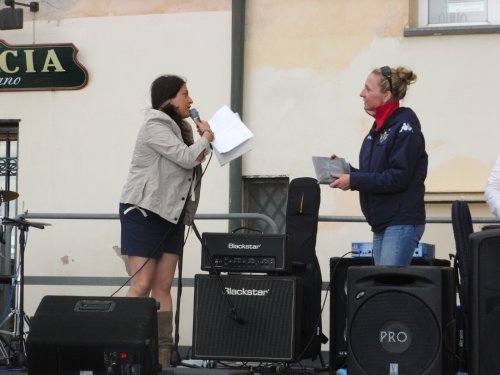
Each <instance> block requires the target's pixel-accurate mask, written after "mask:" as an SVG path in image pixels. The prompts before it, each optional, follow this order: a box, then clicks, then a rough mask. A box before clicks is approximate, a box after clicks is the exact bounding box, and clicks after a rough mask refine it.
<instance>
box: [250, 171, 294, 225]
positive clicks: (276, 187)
mask: <svg viewBox="0 0 500 375" xmlns="http://www.w3.org/2000/svg"><path fill="white" fill-rule="evenodd" d="M288 183H289V179H288V177H261V176H258V177H243V206H244V208H243V211H244V212H252V213H259V214H264V215H267V216H269V217H270V218H271V219H273V220H274V222H275V223H276V225H277V226H278V230H279V233H282V234H284V233H285V230H286V205H287V198H288ZM242 225H243V227H245V228H251V229H252V230H254V231H259V232H262V233H270V228H268V227H269V225H268V224H267V223H266V222H264V221H262V220H244V221H243V224H242ZM243 233H244V232H243ZM246 233H252V232H248V231H247V232H246Z"/></svg>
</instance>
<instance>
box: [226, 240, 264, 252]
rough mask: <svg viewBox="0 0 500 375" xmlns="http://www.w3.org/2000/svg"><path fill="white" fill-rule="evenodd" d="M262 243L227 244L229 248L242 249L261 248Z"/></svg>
mask: <svg viewBox="0 0 500 375" xmlns="http://www.w3.org/2000/svg"><path fill="white" fill-rule="evenodd" d="M261 246H262V244H260V243H259V244H257V245H254V244H246V243H233V242H229V243H228V244H227V248H228V249H241V250H259V249H260V247H261Z"/></svg>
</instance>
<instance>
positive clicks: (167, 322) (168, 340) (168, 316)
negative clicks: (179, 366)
mask: <svg viewBox="0 0 500 375" xmlns="http://www.w3.org/2000/svg"><path fill="white" fill-rule="evenodd" d="M173 346H174V339H173V337H172V311H160V312H158V362H160V364H161V367H162V369H163V370H164V369H166V368H169V367H172V366H171V365H170V355H171V351H172V347H173Z"/></svg>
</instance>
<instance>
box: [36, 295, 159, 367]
mask: <svg viewBox="0 0 500 375" xmlns="http://www.w3.org/2000/svg"><path fill="white" fill-rule="evenodd" d="M26 350H27V358H28V373H29V374H30V375H48V374H50V375H76V374H82V373H92V374H94V375H101V374H102V375H105V374H110V373H113V374H115V373H117V374H118V373H120V374H125V373H126V374H132V373H133V374H140V375H146V374H147V375H149V374H156V373H157V372H158V331H157V303H156V301H155V300H154V299H152V298H132V297H114V298H108V297H81V296H45V297H43V299H42V301H41V302H40V305H39V306H38V308H37V310H36V312H35V315H34V316H33V317H32V319H31V323H30V330H29V334H28V338H27V341H26ZM110 369H113V371H118V372H109V371H110ZM120 371H121V372H120Z"/></svg>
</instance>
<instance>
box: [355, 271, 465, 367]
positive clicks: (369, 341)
mask: <svg viewBox="0 0 500 375" xmlns="http://www.w3.org/2000/svg"><path fill="white" fill-rule="evenodd" d="M347 289H348V300H347V325H348V329H347V343H348V361H347V373H348V374H349V375H367V374H390V375H392V374H394V375H397V374H404V375H453V374H455V372H456V364H455V333H456V332H455V329H456V327H455V314H454V312H455V283H454V275H453V269H452V268H450V267H434V266H430V267H423V266H412V267H395V266H365V267H350V268H349V269H348V271H347Z"/></svg>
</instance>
